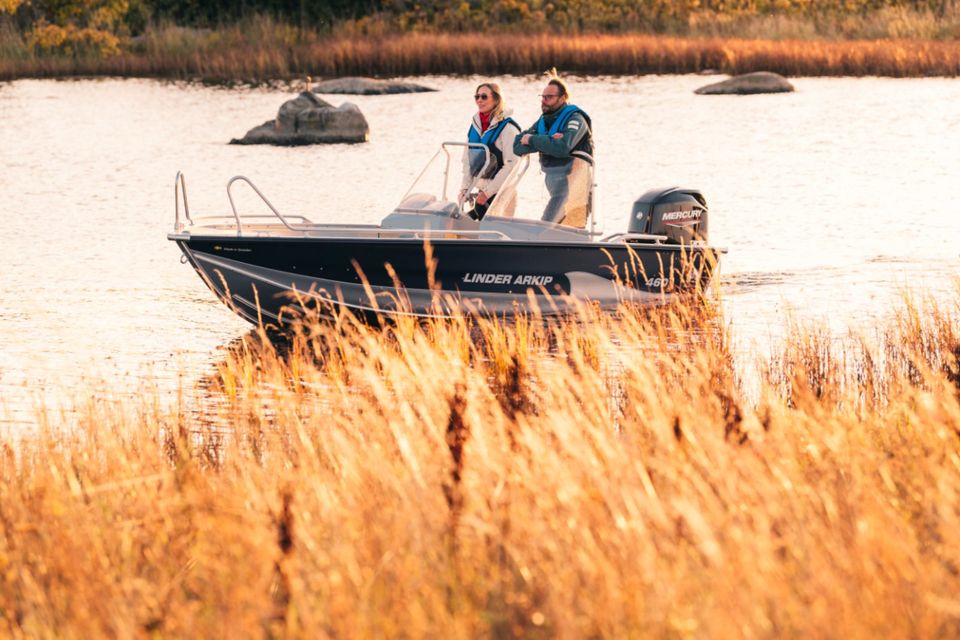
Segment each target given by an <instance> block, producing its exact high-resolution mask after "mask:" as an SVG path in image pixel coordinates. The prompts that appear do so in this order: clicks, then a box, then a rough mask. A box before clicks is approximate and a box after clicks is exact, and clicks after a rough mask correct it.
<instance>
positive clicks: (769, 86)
mask: <svg viewBox="0 0 960 640" xmlns="http://www.w3.org/2000/svg"><path fill="white" fill-rule="evenodd" d="M791 91H793V85H792V84H790V82H789V81H788V80H787V79H786V78H784V77H783V76H781V75H780V74H777V73H771V72H770V71H757V72H754V73H745V74H743V75H740V76H734V77H732V78H730V79H728V80H724V81H723V82H715V83H713V84H708V85H707V86H705V87H700V88H699V89H697V90H696V91H694V93H699V94H700V95H708V96H718V95H738V96H745V95H751V94H755V93H789V92H791Z"/></svg>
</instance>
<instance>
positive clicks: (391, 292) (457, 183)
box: [167, 142, 723, 325]
mask: <svg viewBox="0 0 960 640" xmlns="http://www.w3.org/2000/svg"><path fill="white" fill-rule="evenodd" d="M468 154H469V157H470V158H471V159H472V160H473V162H469V161H467V157H468ZM478 154H481V155H482V156H483V158H484V161H483V163H482V168H481V169H479V170H478V169H476V167H475V165H476V164H477V163H476V162H475V160H476V157H477V155H478ZM492 162H493V159H492V158H491V156H490V153H489V151H488V150H487V149H486V147H484V146H483V145H477V144H472V143H461V142H446V143H443V144H442V145H441V147H440V149H439V150H438V151H437V152H436V154H435V155H434V156H433V158H432V159H431V161H430V162H429V163H428V164H427V166H426V168H425V169H424V170H423V171H421V172H420V174H419V176H417V178H416V179H415V180H414V183H413V186H412V187H411V188H410V189H409V190H408V192H407V193H406V194H405V195H404V196H403V197H402V198H401V200H400V202H399V204H398V205H397V206H396V207H395V208H394V209H393V210H392V211H389V212H388V213H387V215H386V216H385V217H384V218H383V219H382V221H381V222H380V224H333V223H317V222H313V221H312V220H311V219H309V218H307V217H306V216H303V215H299V214H297V215H294V214H290V213H281V212H280V211H279V210H278V209H277V208H276V207H275V206H274V205H273V204H272V203H271V202H270V200H268V199H267V197H266V196H265V195H264V194H263V193H262V192H261V191H260V190H259V189H258V188H257V187H256V185H254V183H253V182H252V181H251V180H250V179H248V178H246V177H244V176H236V177H233V178H232V179H230V180H229V181H228V183H227V199H228V201H229V203H230V207H231V212H230V213H227V214H214V215H205V216H196V215H191V212H190V207H189V203H188V198H187V190H186V180H185V178H184V176H183V174H182V173H180V172H178V173H177V175H176V178H175V180H174V199H175V220H174V231H173V232H172V233H169V234H168V236H167V237H168V239H170V240H172V241H173V242H175V243H176V244H177V245H178V246H179V247H180V249H181V251H182V252H183V261H185V262H189V264H190V265H191V266H192V267H193V268H194V269H195V270H196V272H197V273H198V274H199V275H200V277H201V278H202V280H203V281H204V282H205V283H206V285H207V286H208V287H209V288H210V289H211V290H212V291H213V292H214V294H216V296H217V297H218V298H219V299H220V300H222V301H223V302H225V303H226V304H227V306H228V307H230V308H231V309H232V310H233V311H234V312H236V313H238V314H239V315H240V316H242V317H243V318H245V319H247V320H249V321H251V322H253V323H271V324H279V325H284V324H287V323H289V322H291V321H294V320H296V319H297V318H299V317H301V316H302V314H303V313H304V312H308V311H309V312H315V311H319V312H320V313H321V314H323V315H334V314H336V313H338V312H340V311H342V310H344V309H347V310H350V311H351V312H353V313H355V314H357V315H360V316H363V317H366V318H368V319H376V318H383V317H390V316H397V315H412V316H419V317H436V316H447V315H451V314H456V313H469V314H495V315H506V316H509V315H514V314H518V313H540V314H544V315H553V314H564V313H570V312H572V311H574V310H576V309H577V308H578V307H579V306H580V305H583V304H593V305H599V306H600V307H602V308H610V309H612V308H615V307H617V305H620V304H624V303H639V304H649V303H659V302H662V301H664V300H665V299H667V298H669V297H671V296H675V295H678V294H683V293H694V294H696V293H698V292H702V291H704V290H705V289H706V288H707V286H708V285H709V283H710V281H711V279H712V277H713V276H714V274H715V273H716V271H717V268H718V259H719V256H720V255H721V254H722V253H723V250H722V249H718V248H716V247H713V246H711V245H710V244H709V243H708V231H709V229H708V225H709V219H708V208H707V202H706V199H705V198H704V196H703V195H702V194H701V193H700V192H699V191H698V190H696V189H685V188H679V187H671V188H659V189H651V190H648V191H647V192H646V193H644V194H643V195H641V196H640V197H639V198H638V199H637V200H636V201H635V202H634V204H633V210H632V213H631V216H630V221H629V224H628V227H627V229H626V230H624V231H622V232H617V233H613V234H610V235H603V234H602V233H601V232H600V231H598V230H597V221H596V216H595V212H594V210H593V209H594V206H593V205H594V203H595V202H596V197H595V189H596V187H595V180H594V164H593V162H592V159H589V158H586V159H584V158H578V159H577V161H576V170H575V171H572V172H571V176H576V177H577V179H576V180H573V179H571V180H570V184H571V187H570V188H569V193H568V194H567V198H566V203H565V205H564V206H566V215H565V216H564V217H563V222H564V223H566V224H564V223H559V224H558V223H555V222H547V221H544V220H541V219H539V216H540V213H541V211H542V207H541V205H540V204H538V203H537V196H538V194H539V196H540V197H542V196H543V195H544V187H543V178H542V177H539V172H538V171H529V169H530V166H531V162H530V159H529V156H524V157H522V158H521V159H519V160H518V161H516V162H515V163H514V166H513V168H512V170H511V171H510V173H509V175H508V177H507V178H506V180H505V181H504V182H503V185H502V186H501V188H500V190H499V192H498V194H497V196H496V197H495V199H494V200H493V203H492V205H490V207H489V209H488V210H487V211H486V215H484V216H483V217H482V218H480V219H475V218H476V217H479V216H475V215H472V214H474V213H475V211H476V210H477V209H478V208H477V206H476V197H477V192H478V188H477V185H478V184H479V183H480V179H481V176H483V175H488V174H489V167H490V166H491V165H492ZM464 176H466V177H464ZM525 178H526V180H525ZM238 184H245V185H246V186H247V187H249V188H250V189H252V190H253V192H255V194H256V196H258V197H259V198H260V199H262V202H263V204H264V205H265V206H266V210H265V211H264V213H252V214H251V213H246V212H245V213H243V214H241V213H240V211H239V210H238V207H237V205H236V200H235V198H234V193H233V191H234V189H235V187H236V185H238ZM523 185H528V187H524V186H523ZM267 210H268V211H267ZM523 211H525V212H527V213H532V214H533V216H534V217H521V216H520V215H517V214H518V213H519V212H523Z"/></svg>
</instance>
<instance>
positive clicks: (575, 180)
mask: <svg viewBox="0 0 960 640" xmlns="http://www.w3.org/2000/svg"><path fill="white" fill-rule="evenodd" d="M547 77H548V78H549V80H548V81H547V86H546V87H545V88H544V90H543V93H542V94H540V111H541V112H542V114H543V115H541V116H540V119H539V120H537V121H536V122H535V123H534V124H533V126H531V127H530V128H529V129H527V130H526V131H523V132H522V133H521V134H520V135H518V136H517V137H516V139H515V140H514V143H513V150H514V152H515V153H516V154H517V155H518V156H520V155H526V154H528V153H534V152H539V153H540V167H541V168H542V169H543V173H544V175H545V176H546V178H545V181H546V186H547V191H548V192H549V194H550V201H549V202H547V206H546V208H545V209H544V211H543V218H542V219H543V220H546V221H548V222H556V223H565V224H572V225H574V226H579V227H582V226H585V225H586V210H587V206H588V198H589V192H590V184H589V182H590V181H591V180H592V178H590V173H589V172H588V171H587V172H584V171H578V170H577V169H578V168H580V169H582V168H584V167H585V166H586V165H584V163H587V164H590V165H592V164H593V133H592V132H591V130H590V116H588V115H587V114H586V112H585V111H583V110H582V109H580V108H579V107H577V106H576V105H573V104H569V100H570V91H569V90H568V89H567V85H566V83H565V82H564V81H563V80H561V79H560V78H559V76H557V72H556V70H551V71H550V72H549V73H548V74H547ZM583 182H587V184H582V183H583ZM571 186H573V187H574V188H575V189H577V190H579V192H580V193H578V194H577V195H578V197H577V198H576V200H577V202H576V203H574V202H568V200H570V188H571Z"/></svg>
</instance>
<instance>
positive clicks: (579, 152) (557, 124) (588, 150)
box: [536, 104, 593, 167]
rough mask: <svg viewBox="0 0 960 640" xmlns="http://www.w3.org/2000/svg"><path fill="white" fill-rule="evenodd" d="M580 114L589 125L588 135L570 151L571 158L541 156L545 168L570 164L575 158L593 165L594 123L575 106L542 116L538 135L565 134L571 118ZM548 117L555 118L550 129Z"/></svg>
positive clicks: (543, 154)
mask: <svg viewBox="0 0 960 640" xmlns="http://www.w3.org/2000/svg"><path fill="white" fill-rule="evenodd" d="M575 113H579V114H580V115H581V116H582V117H583V119H584V121H585V122H586V123H587V131H586V134H585V135H584V136H583V137H582V138H580V141H579V142H578V143H577V144H576V146H575V147H574V148H573V149H571V150H570V156H571V157H570V158H557V157H555V156H550V155H547V154H545V153H541V154H540V164H541V165H543V166H545V167H546V166H557V165H562V164H568V163H569V162H571V160H572V157H573V156H578V157H581V158H583V159H584V160H587V161H588V162H590V163H591V164H593V131H592V129H593V123H592V122H591V121H590V116H589V115H587V112H586V111H584V110H583V109H581V108H580V107H578V106H577V105H575V104H568V105H566V106H565V107H563V108H562V109H560V110H559V111H557V112H555V113H545V114H543V115H542V116H540V119H539V120H537V124H536V127H537V134H538V135H541V136H544V135H548V136H553V135H554V134H556V133H563V131H564V129H566V127H567V123H568V122H569V121H570V118H571V117H572V116H573V114H575ZM548 116H551V117H553V122H551V123H550V126H549V128H548V127H547V122H546V118H547V117H548Z"/></svg>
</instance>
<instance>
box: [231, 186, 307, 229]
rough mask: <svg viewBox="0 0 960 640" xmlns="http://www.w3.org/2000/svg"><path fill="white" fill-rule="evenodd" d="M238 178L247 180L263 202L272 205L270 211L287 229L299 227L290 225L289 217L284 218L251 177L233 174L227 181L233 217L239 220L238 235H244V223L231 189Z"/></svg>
mask: <svg viewBox="0 0 960 640" xmlns="http://www.w3.org/2000/svg"><path fill="white" fill-rule="evenodd" d="M238 180H242V181H243V182H246V183H247V184H248V185H249V186H250V188H251V189H253V190H254V192H255V193H256V194H257V195H258V196H260V199H261V200H263V202H264V203H265V204H266V205H267V206H268V207H270V211H273V215H275V216H277V219H279V220H280V222H281V223H282V224H283V226H285V227H286V228H287V229H290V231H297V229H295V228H293V227H292V226H290V223H289V222H287V219H286V218H284V217H283V215H281V213H280V212H279V211H277V208H276V207H274V206H273V204H271V203H270V201H269V200H267V196H265V195H263V193H262V192H261V191H260V189H257V186H256V185H255V184H253V182H252V181H251V180H250V178H248V177H246V176H233V177H232V178H230V180H229V181H228V182H227V198H228V199H229V200H230V208H231V209H233V218H234V220H236V221H237V235H238V236H241V235H243V225H242V224H241V223H240V214H239V213H237V205H236V204H235V203H234V201H233V193H232V192H231V191H230V189H231V188H232V187H233V183H234V182H236V181H238ZM247 217H248V216H247ZM304 220H306V218H304Z"/></svg>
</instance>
